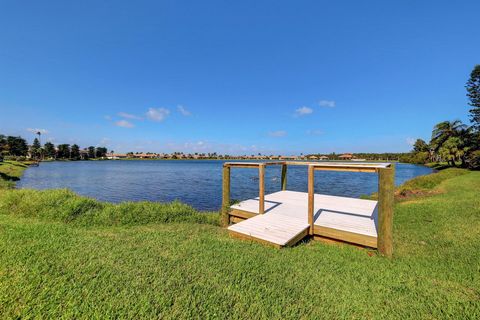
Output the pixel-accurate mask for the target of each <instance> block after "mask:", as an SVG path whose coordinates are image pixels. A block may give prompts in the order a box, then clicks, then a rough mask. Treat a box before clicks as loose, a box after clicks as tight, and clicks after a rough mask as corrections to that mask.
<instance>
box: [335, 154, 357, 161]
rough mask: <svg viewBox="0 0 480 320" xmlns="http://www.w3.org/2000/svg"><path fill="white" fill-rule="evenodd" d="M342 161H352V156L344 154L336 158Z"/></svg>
mask: <svg viewBox="0 0 480 320" xmlns="http://www.w3.org/2000/svg"><path fill="white" fill-rule="evenodd" d="M338 157H339V158H340V159H342V160H352V159H353V154H351V153H344V154H342V155H340V156H338Z"/></svg>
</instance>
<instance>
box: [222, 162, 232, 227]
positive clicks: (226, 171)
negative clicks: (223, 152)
mask: <svg viewBox="0 0 480 320" xmlns="http://www.w3.org/2000/svg"><path fill="white" fill-rule="evenodd" d="M222 188H223V190H222V212H221V216H220V224H221V225H222V226H224V227H226V226H228V224H229V223H230V221H229V219H230V217H229V211H230V167H229V166H228V165H225V164H224V165H223V184H222Z"/></svg>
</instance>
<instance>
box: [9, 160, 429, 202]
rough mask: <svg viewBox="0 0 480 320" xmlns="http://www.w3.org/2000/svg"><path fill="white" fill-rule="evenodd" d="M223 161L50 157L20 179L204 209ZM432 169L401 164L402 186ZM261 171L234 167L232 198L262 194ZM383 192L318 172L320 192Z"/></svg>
mask: <svg viewBox="0 0 480 320" xmlns="http://www.w3.org/2000/svg"><path fill="white" fill-rule="evenodd" d="M222 164H223V161H218V160H212V161H208V160H197V161H195V160H182V161H175V160H174V161H168V160H162V161H142V160H138V161H135V160H132V161H78V162H44V163H42V164H41V165H40V166H39V167H30V168H28V169H27V170H26V171H25V174H24V175H23V177H22V179H21V180H20V181H19V182H18V183H17V186H18V187H19V188H34V189H54V188H69V189H71V190H73V191H75V192H77V193H79V194H81V195H84V196H89V197H93V198H96V199H99V200H103V201H110V202H121V201H141V200H148V201H160V202H165V201H172V200H175V199H178V200H180V201H182V202H185V203H188V204H190V205H192V206H193V207H195V208H197V209H199V210H218V209H219V208H220V206H221V202H222V199H221V196H222ZM431 172H432V169H430V168H427V167H424V166H417V165H411V164H397V165H396V176H395V183H396V184H397V185H399V184H401V183H403V182H405V181H406V180H409V179H412V178H414V177H416V176H419V175H424V174H428V173H431ZM280 174H281V172H280V166H271V167H267V168H266V173H265V189H266V192H267V193H269V192H275V191H278V190H280ZM257 177H258V170H255V169H232V173H231V179H232V183H231V187H232V190H231V197H232V199H237V200H243V199H248V198H253V197H256V196H258V180H257ZM287 181H288V186H287V188H288V189H289V190H294V191H303V192H306V191H307V167H306V166H289V167H288V173H287ZM376 191H377V175H376V174H372V173H354V172H332V171H318V172H316V173H315V192H316V193H323V194H328V195H338V196H348V197H359V196H361V195H364V194H370V193H373V192H376Z"/></svg>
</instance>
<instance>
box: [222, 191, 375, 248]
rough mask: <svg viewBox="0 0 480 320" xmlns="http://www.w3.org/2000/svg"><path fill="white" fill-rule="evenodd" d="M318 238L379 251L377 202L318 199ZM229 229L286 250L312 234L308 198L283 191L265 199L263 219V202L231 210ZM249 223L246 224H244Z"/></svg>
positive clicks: (235, 234)
mask: <svg viewBox="0 0 480 320" xmlns="http://www.w3.org/2000/svg"><path fill="white" fill-rule="evenodd" d="M314 198H315V201H314V231H313V233H314V235H317V236H322V237H328V238H332V239H337V240H341V241H346V242H351V243H355V244H359V245H364V246H368V247H373V248H376V247H377V225H378V221H377V220H378V213H377V212H378V209H377V201H373V200H362V199H354V198H347V197H337V196H328V195H322V194H315V195H314ZM230 209H231V210H230V216H231V218H232V219H231V221H233V222H238V223H237V224H234V225H231V226H230V227H228V230H229V231H230V233H231V234H232V235H234V236H237V237H242V238H248V239H253V240H257V241H261V242H266V243H270V244H272V245H275V246H278V247H283V246H289V245H293V244H295V242H298V241H300V240H301V239H302V238H303V237H305V236H306V235H307V234H308V228H309V224H308V194H307V193H305V192H296V191H279V192H275V193H271V194H267V195H265V213H264V214H262V215H259V214H258V213H259V198H255V199H249V200H245V201H242V202H240V203H238V204H236V205H233V206H231V207H230ZM243 219H245V220H243Z"/></svg>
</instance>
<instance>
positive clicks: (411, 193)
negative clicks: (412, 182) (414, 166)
mask: <svg viewBox="0 0 480 320" xmlns="http://www.w3.org/2000/svg"><path fill="white" fill-rule="evenodd" d="M441 193H442V191H441V190H399V191H395V200H397V201H402V202H403V201H407V200H413V199H416V198H423V197H428V196H433V195H437V194H441Z"/></svg>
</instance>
